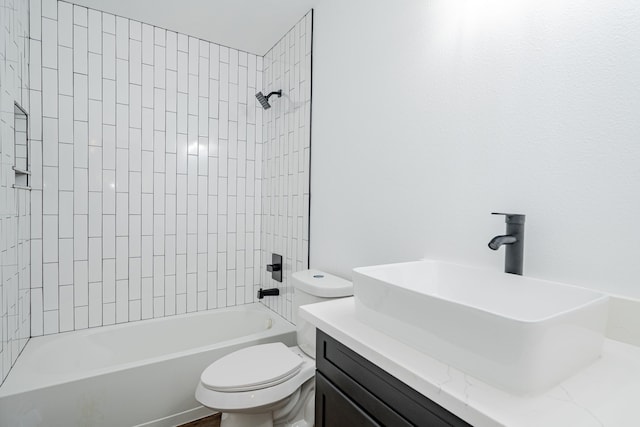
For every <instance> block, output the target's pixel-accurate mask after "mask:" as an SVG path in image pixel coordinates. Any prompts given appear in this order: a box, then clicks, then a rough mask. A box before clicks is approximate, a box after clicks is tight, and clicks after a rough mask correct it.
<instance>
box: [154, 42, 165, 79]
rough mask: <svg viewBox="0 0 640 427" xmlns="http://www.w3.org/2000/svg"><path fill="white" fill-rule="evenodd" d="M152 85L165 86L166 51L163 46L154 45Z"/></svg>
mask: <svg viewBox="0 0 640 427" xmlns="http://www.w3.org/2000/svg"><path fill="white" fill-rule="evenodd" d="M153 61H154V72H153V74H154V86H155V87H157V88H162V89H164V88H165V78H166V76H165V72H166V51H165V48H164V47H163V46H155V47H154V57H153Z"/></svg>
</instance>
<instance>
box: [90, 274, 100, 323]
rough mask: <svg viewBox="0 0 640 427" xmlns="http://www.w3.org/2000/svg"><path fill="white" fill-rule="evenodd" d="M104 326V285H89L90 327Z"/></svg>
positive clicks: (98, 283)
mask: <svg viewBox="0 0 640 427" xmlns="http://www.w3.org/2000/svg"><path fill="white" fill-rule="evenodd" d="M101 325H102V283H101V282H96V283H89V327H96V326H101Z"/></svg>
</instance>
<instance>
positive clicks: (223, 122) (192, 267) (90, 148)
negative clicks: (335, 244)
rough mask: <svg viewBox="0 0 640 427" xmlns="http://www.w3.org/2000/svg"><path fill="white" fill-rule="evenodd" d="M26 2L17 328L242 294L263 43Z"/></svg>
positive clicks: (251, 239)
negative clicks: (20, 318)
mask: <svg viewBox="0 0 640 427" xmlns="http://www.w3.org/2000/svg"><path fill="white" fill-rule="evenodd" d="M14 1H16V0H14ZM34 1H36V2H37V3H38V8H39V9H38V13H42V17H41V19H40V20H39V21H38V22H40V24H41V25H40V27H39V28H38V30H37V32H38V33H41V34H42V36H41V39H42V40H39V39H38V40H32V43H31V46H32V49H33V50H34V52H39V53H40V56H41V57H39V58H37V61H34V60H33V58H32V70H31V74H32V75H35V76H38V85H37V86H36V87H34V88H33V90H32V91H31V93H32V98H37V99H38V104H37V106H35V108H34V114H37V115H38V117H39V121H38V122H37V124H36V123H34V124H33V126H34V127H35V128H37V129H41V131H40V132H41V136H40V139H41V140H42V142H41V143H40V144H41V147H42V151H41V153H40V154H39V155H38V156H39V157H38V156H36V157H38V160H37V161H39V162H40V163H39V166H38V169H39V170H38V172H37V173H35V172H34V177H38V180H39V181H38V182H39V184H37V185H36V184H34V188H35V189H36V190H34V191H33V192H32V205H33V211H34V212H35V209H36V208H37V209H39V214H38V215H39V218H40V225H37V224H36V225H37V226H36V227H34V225H33V224H34V221H32V229H34V230H36V231H37V234H34V242H37V243H36V244H34V245H33V246H32V248H31V255H32V257H33V264H32V273H33V280H32V281H31V283H32V287H33V289H32V290H33V291H34V292H33V293H32V298H31V304H32V307H33V311H34V313H33V319H34V326H33V327H32V334H33V335H42V334H49V333H56V332H62V331H66V330H73V329H83V328H88V327H97V326H102V325H109V324H114V323H122V322H128V321H136V320H141V319H149V318H154V317H162V316H169V315H173V314H179V313H186V312H192V311H200V310H207V309H213V308H218V307H225V306H230V305H235V304H244V303H247V302H253V301H254V295H255V292H254V290H255V288H256V286H257V284H258V283H259V281H260V279H261V275H260V271H261V269H260V268H259V265H258V264H259V263H260V236H261V234H260V231H261V230H260V225H261V218H260V215H261V213H262V210H261V207H260V205H261V203H262V198H261V195H262V190H261V188H262V187H261V181H262V177H263V174H262V152H263V150H262V148H261V147H262V145H263V142H262V141H263V138H262V129H263V126H262V120H261V119H262V109H261V108H260V107H259V105H258V106H256V102H255V98H254V96H253V94H255V93H256V92H257V91H259V90H262V81H263V79H262V58H261V57H257V56H256V55H252V54H248V53H246V52H240V51H237V50H234V49H230V48H226V47H222V46H219V45H217V44H214V43H210V42H206V41H203V40H199V39H196V38H193V37H189V36H187V35H184V34H178V33H174V32H171V31H168V30H165V29H163V28H158V27H153V26H151V25H147V24H144V23H140V22H137V21H133V20H129V19H126V18H122V17H116V16H114V15H111V14H109V13H103V12H100V11H96V10H92V9H87V8H84V7H80V6H77V5H72V4H70V3H66V2H62V1H58V2H56V1H55V0H31V2H32V3H33V2H34ZM40 1H42V4H41V5H40ZM40 11H41V12H40ZM32 21H33V17H32ZM51 52H54V54H51ZM36 62H37V63H36ZM34 65H36V67H33V66H34ZM34 161H36V159H35V157H34ZM43 179H44V184H45V185H42V182H43ZM36 194H37V195H38V196H39V197H40V199H37V198H34V196H35V195H36ZM38 200H39V201H38ZM33 218H34V219H35V218H36V215H33ZM36 239H37V240H36Z"/></svg>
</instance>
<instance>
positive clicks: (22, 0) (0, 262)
mask: <svg viewBox="0 0 640 427" xmlns="http://www.w3.org/2000/svg"><path fill="white" fill-rule="evenodd" d="M30 3H31V5H32V7H33V8H34V10H36V11H38V13H39V10H40V2H39V1H35V0H32V1H31V2H30V1H29V0H13V1H6V0H5V1H3V2H0V383H2V381H4V379H5V378H6V376H7V374H8V373H9V370H10V369H11V366H13V364H14V363H15V361H16V358H17V357H18V354H20V351H21V350H22V349H23V348H24V346H25V345H26V343H27V340H28V339H29V336H30V332H31V331H30V329H31V323H30V322H31V317H30V306H31V304H34V305H35V306H36V307H37V304H38V302H40V305H42V303H41V301H42V275H41V274H40V273H37V274H35V275H34V278H33V283H34V285H35V286H36V289H34V291H33V292H32V290H31V283H32V279H31V268H30V267H31V257H32V256H33V258H34V259H35V260H38V259H39V257H40V258H41V257H42V252H41V250H42V227H41V225H40V224H38V223H37V220H38V218H41V217H39V216H38V215H33V216H31V205H32V204H33V205H34V207H36V209H38V210H41V206H42V199H41V196H42V192H41V189H42V175H41V174H34V175H33V176H32V177H30V182H29V184H30V185H31V186H33V188H34V189H36V190H35V191H32V192H28V191H25V190H21V189H15V188H13V185H14V183H15V181H16V178H15V173H14V171H13V169H12V167H13V166H14V165H16V155H21V154H20V151H18V152H16V148H15V113H14V103H18V104H19V105H20V106H21V107H22V108H23V109H24V110H25V111H26V112H27V114H28V119H29V126H30V129H29V133H30V135H31V141H29V142H28V143H29V144H31V145H32V147H30V148H29V157H28V162H29V163H30V165H27V166H29V167H34V166H35V167H37V165H39V164H40V162H41V161H42V160H41V159H42V151H41V148H40V147H41V139H42V136H41V131H40V129H41V122H42V118H41V116H40V113H39V112H40V111H41V108H42V102H41V98H40V93H41V89H42V86H41V85H40V82H39V78H40V77H39V76H40V74H35V75H34V77H35V78H34V80H38V84H37V85H36V86H35V87H31V84H30V77H31V72H30V70H29V63H30V62H32V61H33V62H34V63H35V64H40V62H41V58H40V57H39V56H40V54H41V46H42V44H41V38H42V37H41V35H40V28H41V26H40V22H39V21H38V20H37V19H33V20H31V19H30V18H29V7H30ZM30 25H33V26H34V32H33V36H34V39H33V40H30V39H29V26H30ZM32 49H33V56H32V54H31V52H32ZM32 101H33V105H34V106H33V108H31V103H32ZM52 107H53V106H52ZM52 109H53V108H52ZM32 116H35V117H32ZM38 116H40V119H38ZM21 166H22V167H23V168H24V160H23V164H22V165H21ZM40 169H41V168H40ZM32 222H33V224H32ZM31 229H33V230H34V232H35V233H34V237H37V242H38V243H37V244H35V245H32V241H31ZM38 298H39V299H38ZM37 319H38V318H37V316H35V320H36V322H37V321H38V320H37Z"/></svg>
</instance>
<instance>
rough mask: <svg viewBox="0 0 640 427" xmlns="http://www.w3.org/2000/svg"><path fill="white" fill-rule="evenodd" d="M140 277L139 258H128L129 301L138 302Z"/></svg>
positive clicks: (140, 287) (140, 286)
mask: <svg viewBox="0 0 640 427" xmlns="http://www.w3.org/2000/svg"><path fill="white" fill-rule="evenodd" d="M141 279H142V276H141V264H140V258H129V299H130V300H138V299H140V297H141V296H142V280H141Z"/></svg>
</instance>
